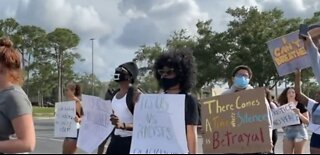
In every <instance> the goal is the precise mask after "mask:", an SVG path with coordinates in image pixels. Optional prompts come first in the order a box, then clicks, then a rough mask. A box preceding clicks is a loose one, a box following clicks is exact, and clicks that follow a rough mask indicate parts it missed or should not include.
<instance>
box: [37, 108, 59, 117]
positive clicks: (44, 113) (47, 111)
mask: <svg viewBox="0 0 320 155" xmlns="http://www.w3.org/2000/svg"><path fill="white" fill-rule="evenodd" d="M32 108H33V112H32V113H33V116H34V117H53V116H54V107H36V106H34V107H32Z"/></svg>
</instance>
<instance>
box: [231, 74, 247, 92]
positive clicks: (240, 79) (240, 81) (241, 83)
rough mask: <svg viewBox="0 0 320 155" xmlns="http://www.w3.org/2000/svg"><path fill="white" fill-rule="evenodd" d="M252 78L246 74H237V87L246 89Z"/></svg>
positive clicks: (235, 80)
mask: <svg viewBox="0 0 320 155" xmlns="http://www.w3.org/2000/svg"><path fill="white" fill-rule="evenodd" d="M249 82H250V79H249V78H247V77H245V76H235V77H234V85H235V86H236V87H237V88H240V89H245V88H247V87H248V85H249Z"/></svg>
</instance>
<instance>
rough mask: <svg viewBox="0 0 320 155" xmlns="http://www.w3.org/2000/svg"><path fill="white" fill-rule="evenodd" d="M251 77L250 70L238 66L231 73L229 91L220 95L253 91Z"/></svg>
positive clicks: (269, 119)
mask: <svg viewBox="0 0 320 155" xmlns="http://www.w3.org/2000/svg"><path fill="white" fill-rule="evenodd" d="M252 75H253V74H252V70H251V68H250V67H248V66H246V65H239V66H237V67H235V68H234V69H233V71H232V81H233V84H232V86H231V88H230V89H228V90H226V91H225V92H223V93H222V94H221V95H228V94H232V93H235V92H238V91H243V90H249V89H253V87H252V86H251V85H250V80H251V78H252ZM265 101H266V107H267V112H268V116H269V117H268V122H269V133H270V139H272V136H273V129H272V112H271V105H270V103H269V102H268V100H267V98H266V100H265ZM271 143H272V142H271ZM271 145H272V144H271ZM271 152H272V150H270V152H268V153H271ZM263 153H264V152H263Z"/></svg>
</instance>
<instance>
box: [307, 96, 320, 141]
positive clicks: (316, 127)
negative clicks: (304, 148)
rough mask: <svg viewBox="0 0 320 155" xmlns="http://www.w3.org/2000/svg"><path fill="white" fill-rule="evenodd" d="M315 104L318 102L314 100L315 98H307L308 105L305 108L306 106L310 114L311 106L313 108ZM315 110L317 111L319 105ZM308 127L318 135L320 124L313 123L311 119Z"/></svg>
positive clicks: (319, 108)
mask: <svg viewBox="0 0 320 155" xmlns="http://www.w3.org/2000/svg"><path fill="white" fill-rule="evenodd" d="M315 104H318V102H316V101H315V100H313V99H310V98H309V99H308V107H307V108H308V111H309V113H310V114H311V116H312V108H313V106H314V105H315ZM316 111H317V112H318V111H320V106H319V107H318V108H317V109H316ZM308 128H309V130H310V131H312V132H313V133H315V134H318V135H320V125H318V124H313V123H312V121H310V123H309V127H308Z"/></svg>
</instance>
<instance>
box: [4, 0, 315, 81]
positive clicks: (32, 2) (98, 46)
mask: <svg viewBox="0 0 320 155" xmlns="http://www.w3.org/2000/svg"><path fill="white" fill-rule="evenodd" d="M0 3H1V5H0V18H1V19H3V18H8V17H14V18H16V20H17V21H18V22H19V23H21V24H23V25H26V24H31V25H36V26H39V27H42V28H44V29H46V30H47V31H48V32H50V31H52V30H53V29H54V28H56V27H65V28H69V29H71V30H72V31H74V32H75V33H77V34H79V36H80V38H81V42H80V45H79V46H78V47H77V52H79V53H80V54H81V55H82V57H83V58H85V59H86V61H85V62H77V63H76V65H75V66H74V69H75V70H76V71H77V72H87V73H91V41H90V40H89V39H90V38H95V39H96V40H95V41H94V43H95V46H94V53H95V54H94V55H95V60H94V64H95V65H94V66H95V73H96V74H97V76H98V77H99V78H100V79H101V80H109V79H111V77H112V74H113V71H114V68H115V67H116V66H118V65H119V64H121V63H124V62H126V61H130V60H132V59H133V57H134V52H135V51H136V50H138V48H139V46H140V45H142V44H153V43H154V42H162V43H164V42H165V41H166V39H168V37H169V35H171V34H172V33H173V31H175V30H180V29H182V28H184V29H188V32H189V33H190V34H194V33H196V26H195V24H196V23H197V21H198V20H199V19H200V20H205V19H212V20H213V23H212V25H213V29H214V30H216V31H218V32H221V31H224V30H226V28H227V24H228V22H229V21H230V20H231V17H230V16H229V15H228V14H226V13H225V11H226V10H227V8H230V7H231V8H235V7H241V6H245V7H250V6H257V7H258V8H259V9H261V10H269V9H273V8H275V7H277V8H279V9H281V10H283V11H284V15H285V17H303V18H304V17H310V16H312V15H313V13H314V12H315V11H318V10H319V8H320V1H319V0H221V1H220V0H91V1H89V0H0Z"/></svg>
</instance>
